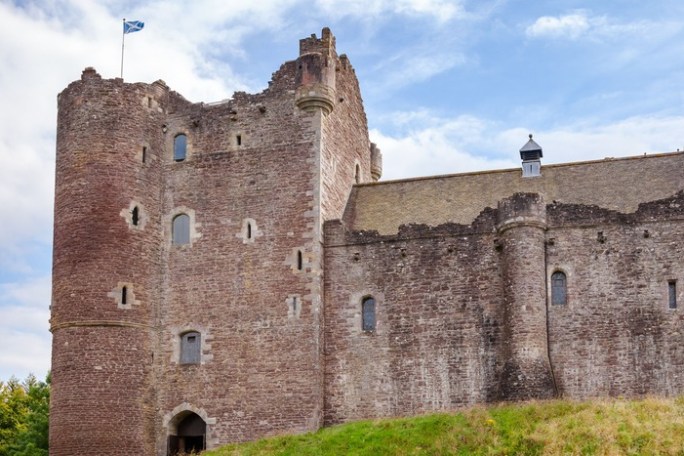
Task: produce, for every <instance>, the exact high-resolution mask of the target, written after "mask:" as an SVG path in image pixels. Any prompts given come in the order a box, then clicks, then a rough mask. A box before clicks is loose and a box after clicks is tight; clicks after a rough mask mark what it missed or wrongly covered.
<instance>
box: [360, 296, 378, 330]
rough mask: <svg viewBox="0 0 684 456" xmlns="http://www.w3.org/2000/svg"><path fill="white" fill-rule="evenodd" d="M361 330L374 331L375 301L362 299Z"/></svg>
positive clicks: (366, 298)
mask: <svg viewBox="0 0 684 456" xmlns="http://www.w3.org/2000/svg"><path fill="white" fill-rule="evenodd" d="M361 320H362V322H361V328H362V329H363V330H364V331H375V299H373V298H372V297H370V296H367V297H365V298H363V301H362V303H361Z"/></svg>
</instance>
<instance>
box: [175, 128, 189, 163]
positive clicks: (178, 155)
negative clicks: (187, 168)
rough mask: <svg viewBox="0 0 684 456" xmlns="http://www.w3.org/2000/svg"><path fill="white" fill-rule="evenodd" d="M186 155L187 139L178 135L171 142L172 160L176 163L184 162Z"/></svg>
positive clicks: (182, 135)
mask: <svg viewBox="0 0 684 456" xmlns="http://www.w3.org/2000/svg"><path fill="white" fill-rule="evenodd" d="M187 153H188V137H187V136H185V135H184V134H182V133H181V134H180V135H178V136H176V137H175V139H174V140H173V159H174V160H175V161H177V162H180V161H183V160H185V157H186V156H187Z"/></svg>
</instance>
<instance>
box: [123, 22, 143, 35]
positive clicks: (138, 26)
mask: <svg viewBox="0 0 684 456" xmlns="http://www.w3.org/2000/svg"><path fill="white" fill-rule="evenodd" d="M123 24H124V35H125V34H126V33H133V32H139V31H140V30H142V29H143V27H145V23H144V22H141V21H124V23H123Z"/></svg>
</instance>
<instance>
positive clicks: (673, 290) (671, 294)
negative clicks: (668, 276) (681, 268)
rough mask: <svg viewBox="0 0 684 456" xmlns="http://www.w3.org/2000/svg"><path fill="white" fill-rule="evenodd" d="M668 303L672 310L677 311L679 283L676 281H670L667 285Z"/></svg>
mask: <svg viewBox="0 0 684 456" xmlns="http://www.w3.org/2000/svg"><path fill="white" fill-rule="evenodd" d="M667 295H668V298H667V302H668V307H669V308H670V309H676V308H677V281H676V280H670V281H669V282H668V283H667Z"/></svg>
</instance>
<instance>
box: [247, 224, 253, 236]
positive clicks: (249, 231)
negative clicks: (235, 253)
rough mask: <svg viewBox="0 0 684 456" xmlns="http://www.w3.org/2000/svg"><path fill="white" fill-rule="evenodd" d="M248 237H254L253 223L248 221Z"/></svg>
mask: <svg viewBox="0 0 684 456" xmlns="http://www.w3.org/2000/svg"><path fill="white" fill-rule="evenodd" d="M247 239H252V224H251V223H249V222H247Z"/></svg>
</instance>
